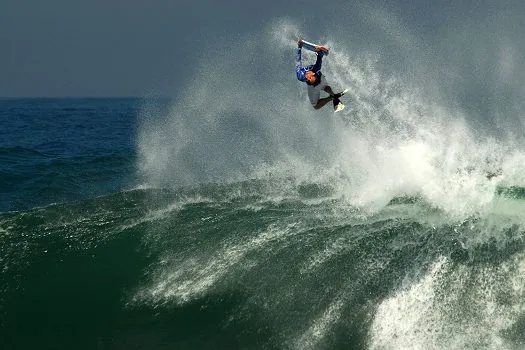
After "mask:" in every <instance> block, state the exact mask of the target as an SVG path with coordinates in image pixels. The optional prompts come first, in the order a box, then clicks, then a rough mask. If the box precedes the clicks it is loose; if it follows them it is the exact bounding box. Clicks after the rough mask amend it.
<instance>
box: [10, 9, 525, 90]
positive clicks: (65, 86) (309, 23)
mask: <svg viewBox="0 0 525 350" xmlns="http://www.w3.org/2000/svg"><path fill="white" fill-rule="evenodd" d="M372 2H373V3H374V5H373V6H379V7H384V8H385V9H387V10H388V11H389V12H390V13H393V14H394V15H395V16H396V17H398V18H400V19H401V20H402V21H404V23H406V25H407V26H410V27H411V30H412V31H413V32H415V33H416V34H420V35H431V34H432V32H433V31H435V30H436V28H439V27H442V26H446V25H450V23H449V22H448V23H442V21H443V19H446V20H447V21H453V22H456V23H457V22H460V21H461V20H462V18H463V17H464V16H471V15H472V16H473V17H475V16H477V15H479V14H480V13H481V14H483V13H486V12H488V11H490V7H491V6H493V5H491V4H492V3H493V2H492V1H466V2H461V4H457V1H446V0H441V1H435V0H434V1H430V0H428V1H427V0H421V1H402V0H398V1H380V0H376V1H363V2H362V4H366V6H369V5H370V4H371V3H372ZM505 3H507V2H505ZM512 3H515V4H520V3H521V2H515V1H511V2H509V6H513V5H512ZM359 6H360V5H359V4H358V2H355V1H346V0H322V1H320V0H319V1H313V0H304V1H299V0H284V1H278V0H267V1H257V2H254V1H241V0H222V1H215V0H152V1H144V0H141V1H139V0H48V1H34V0H33V1H28V0H2V1H0V53H1V54H0V96H142V95H145V94H150V93H154V94H160V95H166V96H172V95H173V92H174V91H176V89H177V88H178V87H179V86H180V85H182V84H183V83H184V82H186V81H187V80H188V79H191V76H192V74H193V71H192V70H193V69H194V68H195V67H194V66H195V64H194V63H195V58H196V56H197V55H200V54H202V53H203V52H204V50H203V48H205V47H206V46H207V45H209V42H212V41H214V40H217V39H219V40H223V39H224V38H232V40H235V36H236V35H241V34H243V33H246V32H257V31H258V30H261V28H264V27H265V26H266V25H267V24H268V23H270V22H271V21H272V20H275V19H276V18H282V17H286V18H291V19H293V20H295V21H298V22H299V23H301V24H302V25H305V27H308V31H309V32H312V33H315V32H316V28H317V27H318V28H319V30H326V28H325V27H323V25H324V24H326V23H332V25H333V23H334V18H338V21H339V22H336V23H341V27H342V28H344V26H345V25H348V28H349V29H348V30H349V36H351V35H361V36H362V35H365V34H366V33H358V30H359V28H358V27H359V23H353V21H354V18H353V15H352V11H353V9H355V8H357V7H359ZM458 6H461V8H458ZM498 6H500V7H501V4H499V5H498ZM521 8H523V6H522V5H521ZM480 18H481V20H483V16H481V17H480ZM345 22H346V23H345ZM351 28H353V29H351ZM352 30H353V32H352ZM325 34H326V33H322V34H320V36H323V35H325ZM234 54H237V53H234ZM292 59H293V58H292Z"/></svg>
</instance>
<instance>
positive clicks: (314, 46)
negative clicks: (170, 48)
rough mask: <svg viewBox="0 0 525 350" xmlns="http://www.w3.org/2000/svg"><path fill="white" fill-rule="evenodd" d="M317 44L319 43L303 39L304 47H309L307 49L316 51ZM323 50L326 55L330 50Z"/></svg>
mask: <svg viewBox="0 0 525 350" xmlns="http://www.w3.org/2000/svg"><path fill="white" fill-rule="evenodd" d="M317 46H318V45H316V44H314V43H311V42H309V41H306V40H303V49H307V50H309V51H313V52H316V50H315V49H316V47H317ZM323 52H324V54H325V55H328V51H324V50H323Z"/></svg>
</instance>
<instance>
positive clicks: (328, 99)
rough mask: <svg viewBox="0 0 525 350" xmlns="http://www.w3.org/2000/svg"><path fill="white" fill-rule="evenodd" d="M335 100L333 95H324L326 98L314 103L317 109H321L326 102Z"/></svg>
mask: <svg viewBox="0 0 525 350" xmlns="http://www.w3.org/2000/svg"><path fill="white" fill-rule="evenodd" d="M332 100H334V99H333V98H332V97H331V96H328V97H324V98H321V99H319V100H318V101H317V103H316V104H315V105H314V104H312V105H313V106H314V108H315V109H319V108H322V107H323V106H324V105H325V104H327V103H328V102H330V101H332Z"/></svg>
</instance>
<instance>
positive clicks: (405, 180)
mask: <svg viewBox="0 0 525 350" xmlns="http://www.w3.org/2000/svg"><path fill="white" fill-rule="evenodd" d="M373 13H374V14H375V12H373ZM366 14H368V12H367V13H366ZM367 18H368V17H367ZM374 18H375V17H374ZM385 21H386V19H385ZM281 22H282V23H281ZM281 22H280V23H276V24H273V25H272V26H271V27H270V28H269V30H267V32H265V33H264V35H261V36H260V40H262V41H263V42H265V43H266V44H265V46H264V47H266V48H267V49H266V50H265V52H264V55H262V56H261V54H260V51H261V50H260V46H257V47H255V46H256V45H253V40H251V39H249V38H244V37H242V38H238V39H236V40H237V41H236V42H235V43H234V44H232V46H233V47H231V48H230V49H228V48H227V47H222V46H221V49H220V50H213V49H210V50H211V51H210V52H211V53H210V55H204V57H203V58H202V62H201V64H200V66H199V65H198V66H199V67H200V68H196V70H195V74H194V78H193V80H191V81H188V82H186V84H187V86H186V85H184V84H183V85H184V86H181V89H180V91H177V92H176V93H174V95H173V98H172V99H153V98H123V99H116V98H38V99H24V98H20V99H1V100H0V122H1V124H0V125H1V127H0V349H7V350H11V349H31V350H32V349H97V350H102V349H126V350H128V349H148V350H154V349H163V350H164V349H301V350H302V349H377V350H379V349H381V350H383V349H395V350H398V349H416V350H419V349H421V350H426V349H509V350H515V349H524V348H525V177H524V176H523V164H525V151H524V150H525V137H523V136H522V135H524V134H525V133H524V132H523V130H524V128H523V125H524V124H523V123H522V117H521V115H522V114H521V110H522V109H521V108H520V103H521V101H522V98H521V95H522V94H521V93H520V92H519V91H521V90H519V89H520V88H521V86H522V85H523V84H522V82H523V79H520V80H519V82H516V85H513V82H512V81H511V74H510V73H509V72H513V71H512V70H511V67H512V64H513V62H517V61H516V60H514V61H513V60H512V59H511V58H512V57H507V56H505V57H506V59H505V60H503V61H502V62H503V63H502V66H501V67H500V68H501V69H500V70H498V74H501V76H502V77H506V78H505V79H507V80H504V81H503V80H501V81H500V84H499V85H494V84H489V83H488V82H489V81H492V80H491V79H492V78H491V77H488V76H483V75H481V74H482V73H484V72H491V71H490V70H488V69H478V71H476V74H468V72H467V67H471V65H468V64H465V66H464V67H462V68H461V69H459V70H453V68H454V67H449V66H446V65H444V64H441V65H440V64H437V63H436V62H434V63H436V64H433V65H432V67H430V66H431V64H430V63H432V62H431V61H430V60H429V58H430V56H431V52H430V51H425V50H422V51H421V52H420V51H418V50H419V49H421V48H422V47H423V48H426V49H429V50H430V49H431V47H430V45H429V46H428V47H427V46H424V45H417V44H418V43H417V42H415V43H409V42H408V41H402V40H400V41H395V40H390V39H389V38H390V37H388V38H387V39H388V40H387V39H385V42H388V43H389V44H390V45H392V46H385V48H384V50H386V51H388V50H390V49H392V48H393V47H394V46H395V45H396V44H397V43H400V45H401V46H400V47H401V49H402V53H403V55H404V56H403V57H405V58H407V61H406V62H409V63H406V62H405V61H402V60H397V61H396V60H393V59H392V57H393V56H388V53H386V56H383V57H387V59H386V60H384V59H383V60H381V59H380V58H378V57H373V56H372V55H370V54H369V53H366V52H360V51H359V50H356V49H355V47H354V49H352V46H351V44H352V45H354V44H356V43H355V42H354V41H352V42H347V41H345V39H344V38H348V35H347V33H342V34H340V38H341V39H340V40H338V41H336V40H335V39H334V41H333V42H330V41H328V44H329V45H331V46H333V48H334V49H333V50H332V51H331V52H330V55H329V56H327V57H325V61H324V63H323V74H324V75H326V77H327V79H330V81H331V84H333V86H334V89H339V88H344V87H348V88H349V93H348V94H347V95H345V96H344V97H343V102H344V103H345V104H346V105H347V108H346V109H345V110H344V111H342V112H339V113H337V114H334V113H333V111H332V110H330V108H323V109H321V110H314V109H313V108H311V104H310V102H309V101H308V97H307V91H306V88H305V86H304V84H302V83H300V82H298V81H296V79H295V76H294V71H293V58H294V54H295V51H294V50H295V41H293V40H292V41H291V39H290V38H293V37H294V36H295V35H297V34H298V29H297V27H295V26H294V25H293V24H291V23H290V22H289V21H285V20H283V21H281ZM387 22H388V21H387ZM387 22H385V23H387ZM381 23H383V22H382V21H379V22H374V21H373V22H372V24H374V25H376V24H377V25H378V26H379V25H380V24H381ZM483 24H484V25H485V22H483ZM392 28H394V27H392ZM395 28H397V27H395ZM395 28H394V29H395ZM398 29H399V31H396V32H395V33H397V34H396V35H398V36H397V37H396V38H404V36H403V32H402V30H401V29H402V28H398ZM335 32H337V31H335ZM381 33H382V32H381ZM376 34H377V33H376ZM334 35H336V34H334ZM378 35H379V34H378ZM467 37H468V36H465V38H467ZM334 38H336V37H334ZM407 38H408V39H410V40H417V37H410V36H407ZM520 38H521V36H520ZM408 39H407V40H408ZM460 39H461V38H460ZM458 40H459V39H458ZM366 44H367V45H368V44H369V43H368V42H367V43H366ZM460 44H462V43H460ZM403 45H404V46H403ZM460 46H461V45H460ZM463 46H464V45H463ZM463 46H462V47H463ZM238 47H243V50H244V51H243V55H233V54H232V52H234V49H236V48H238ZM436 47H439V48H440V50H441V49H443V48H442V46H436ZM410 48H412V49H413V50H412V51H410ZM452 48H453V47H452ZM387 49H388V50H387ZM401 49H400V50H401ZM403 50H405V51H403ZM390 51H393V50H390ZM418 52H419V53H420V56H418V55H417V53H418ZM429 52H430V53H429ZM451 52H455V51H453V50H452V49H451ZM462 52H463V51H462ZM484 52H485V51H484ZM487 52H488V51H487ZM383 53H384V52H383ZM511 53H512V52H511ZM511 53H509V54H508V55H510V54H511ZM312 55H313V54H311V53H310V54H309V53H308V52H304V54H303V58H304V59H305V60H313V59H315V58H314V56H312ZM392 55H393V53H392ZM483 57H485V56H483ZM268 60H271V61H272V65H271V67H269V66H268V65H267V62H268ZM390 62H394V63H395V64H397V65H398V66H404V67H405V68H406V67H408V68H407V69H406V71H402V70H401V69H398V70H396V69H395V67H392V66H391V64H390ZM403 62H405V63H406V64H404V63H403ZM483 62H485V61H483ZM483 62H478V63H479V64H480V65H481V64H482V63H483ZM486 62H489V61H486ZM467 63H468V62H467ZM489 63H490V62H489ZM487 64H488V63H487ZM211 65H213V67H214V75H213V79H210V75H209V67H210V66H211ZM425 65H427V66H425ZM254 66H255V67H262V68H261V69H263V72H266V73H268V74H261V71H259V70H256V69H254ZM265 67H266V68H265ZM416 68H418V69H416ZM445 68H446V69H445ZM484 68H487V67H484ZM264 69H266V70H264ZM269 69H271V73H272V74H269V73H270V72H268V70H269ZM440 69H443V70H440ZM450 72H456V73H455V75H453V74H449V73H450ZM462 72H463V73H462ZM516 72H517V71H516ZM461 74H463V75H461ZM494 74H496V73H494ZM505 74H507V75H505ZM516 74H517V73H516ZM276 76H279V77H289V80H288V78H286V79H284V78H282V79H276V78H275V77H276ZM453 78H457V79H453ZM478 80H482V81H483V82H485V85H483V84H480V83H479V81H478ZM181 84H182V83H181ZM440 88H443V89H442V90H440ZM491 93H493V95H491V96H493V97H494V98H492V99H490V98H485V99H476V100H475V101H474V102H472V101H473V99H472V98H471V96H483V94H485V96H488V95H489V94H491ZM516 96H519V98H516V100H514V98H515V97H516Z"/></svg>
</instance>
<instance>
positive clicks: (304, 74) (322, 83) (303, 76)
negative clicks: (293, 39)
mask: <svg viewBox="0 0 525 350" xmlns="http://www.w3.org/2000/svg"><path fill="white" fill-rule="evenodd" d="M302 47H303V40H302V39H300V40H298V41H297V52H296V56H295V73H296V74H297V79H299V80H300V81H302V82H305V83H306V84H307V85H308V97H309V98H310V102H311V103H312V106H313V107H314V108H315V109H319V108H322V107H323V106H324V105H326V104H327V103H328V102H330V101H333V103H334V110H335V111H336V112H338V111H340V110H342V109H343V108H344V104H342V103H341V101H339V98H340V97H341V96H343V95H344V94H345V93H346V90H345V91H342V92H340V93H338V94H336V93H334V92H333V90H332V88H331V87H330V85H328V82H327V81H326V78H325V77H324V76H323V74H322V73H321V65H322V64H323V56H324V55H325V53H328V52H329V50H330V49H329V48H328V47H326V46H322V45H316V46H315V52H316V54H317V60H316V61H315V64H313V65H308V66H303V65H302V62H301V49H302ZM321 91H324V92H326V93H327V94H328V95H329V96H328V97H324V98H321Z"/></svg>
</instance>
